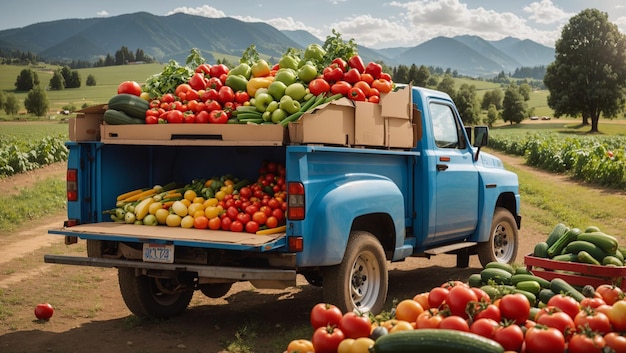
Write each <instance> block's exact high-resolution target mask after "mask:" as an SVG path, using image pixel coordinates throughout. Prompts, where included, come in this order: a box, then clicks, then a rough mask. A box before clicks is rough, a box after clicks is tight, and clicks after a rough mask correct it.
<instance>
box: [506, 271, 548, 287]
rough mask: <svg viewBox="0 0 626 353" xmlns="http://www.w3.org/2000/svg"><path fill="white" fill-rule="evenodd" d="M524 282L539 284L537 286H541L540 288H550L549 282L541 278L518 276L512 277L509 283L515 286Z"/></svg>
mask: <svg viewBox="0 0 626 353" xmlns="http://www.w3.org/2000/svg"><path fill="white" fill-rule="evenodd" d="M526 281H534V282H537V283H539V286H541V288H550V281H548V280H547V279H544V278H541V277H539V276H535V275H524V274H518V275H513V277H511V283H513V285H517V284H518V283H519V282H526Z"/></svg>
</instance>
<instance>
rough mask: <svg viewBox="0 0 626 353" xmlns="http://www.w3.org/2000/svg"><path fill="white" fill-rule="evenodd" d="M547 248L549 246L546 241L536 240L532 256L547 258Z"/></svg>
mask: <svg viewBox="0 0 626 353" xmlns="http://www.w3.org/2000/svg"><path fill="white" fill-rule="evenodd" d="M548 248H549V246H548V243H546V242H545V241H540V242H538V243H537V244H535V249H534V250H533V256H534V257H541V258H544V259H547V258H548Z"/></svg>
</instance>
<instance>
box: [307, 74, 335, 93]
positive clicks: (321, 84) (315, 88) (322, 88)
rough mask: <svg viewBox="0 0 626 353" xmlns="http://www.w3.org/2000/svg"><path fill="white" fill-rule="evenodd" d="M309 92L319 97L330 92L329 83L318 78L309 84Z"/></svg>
mask: <svg viewBox="0 0 626 353" xmlns="http://www.w3.org/2000/svg"><path fill="white" fill-rule="evenodd" d="M309 91H310V92H311V93H312V94H313V95H316V96H317V95H319V94H320V93H325V92H328V91H330V84H329V83H328V81H326V80H324V79H323V78H316V79H314V80H313V81H311V82H309Z"/></svg>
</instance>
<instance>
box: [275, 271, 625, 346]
mask: <svg viewBox="0 0 626 353" xmlns="http://www.w3.org/2000/svg"><path fill="white" fill-rule="evenodd" d="M310 316H311V324H312V327H313V329H314V333H313V335H312V338H311V339H310V340H309V339H298V340H293V341H291V342H290V343H289V345H288V347H287V349H286V352H288V353H293V352H315V353H334V352H338V353H367V352H368V349H369V347H370V346H372V345H373V344H374V342H375V340H376V339H377V338H378V337H381V336H382V335H388V334H393V333H394V332H398V331H403V330H419V329H426V328H431V329H432V328H435V329H437V328H439V329H453V330H460V331H465V332H471V333H475V334H478V335H480V336H483V337H486V338H489V339H492V340H494V341H496V342H498V343H499V344H500V345H502V347H503V348H504V349H505V351H507V352H523V353H556V352H568V353H595V352H598V353H601V352H615V353H626V299H624V292H623V291H622V290H621V289H620V288H619V287H616V286H613V285H610V284H604V285H600V286H598V287H597V288H596V289H595V293H594V294H593V297H586V298H585V299H583V300H582V301H580V302H578V301H576V300H575V299H574V298H573V297H570V296H567V295H564V294H557V295H555V296H553V297H552V298H551V299H550V300H549V301H548V303H547V304H546V305H545V306H543V307H541V308H537V307H531V305H530V302H529V301H528V299H527V298H526V297H525V296H524V295H522V294H515V293H509V294H505V295H503V296H501V297H498V298H490V297H489V295H487V293H485V292H484V291H483V290H482V289H480V288H478V287H470V286H469V285H468V284H466V283H464V282H460V281H450V282H446V283H443V284H442V285H441V286H439V287H435V288H433V289H432V290H430V291H429V292H424V293H420V294H417V295H415V296H414V297H413V298H411V299H405V300H402V301H400V302H399V303H397V305H396V306H395V307H394V308H393V309H392V310H391V312H390V313H382V314H379V315H376V316H373V315H367V314H358V313H346V314H342V313H341V311H340V310H339V309H338V308H337V307H335V306H334V305H332V304H324V303H320V304H317V305H315V306H314V307H313V309H312V310H311V314H310Z"/></svg>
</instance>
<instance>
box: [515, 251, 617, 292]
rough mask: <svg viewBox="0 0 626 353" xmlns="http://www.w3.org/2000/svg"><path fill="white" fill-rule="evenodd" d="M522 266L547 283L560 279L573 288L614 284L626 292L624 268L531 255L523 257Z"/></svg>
mask: <svg viewBox="0 0 626 353" xmlns="http://www.w3.org/2000/svg"><path fill="white" fill-rule="evenodd" d="M524 264H525V265H526V268H527V269H528V270H530V271H531V272H532V273H533V274H534V275H535V276H538V277H541V278H543V279H546V280H548V281H550V280H552V279H553V278H562V279H563V280H565V281H566V282H567V283H569V284H572V285H575V286H584V285H587V284H589V285H592V286H593V287H597V286H599V285H601V284H614V285H616V286H618V287H620V288H621V289H623V290H626V281H624V277H626V266H619V267H611V266H598V265H590V264H582V263H577V262H565V261H555V260H550V259H544V258H540V257H535V256H532V255H526V256H524Z"/></svg>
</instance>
